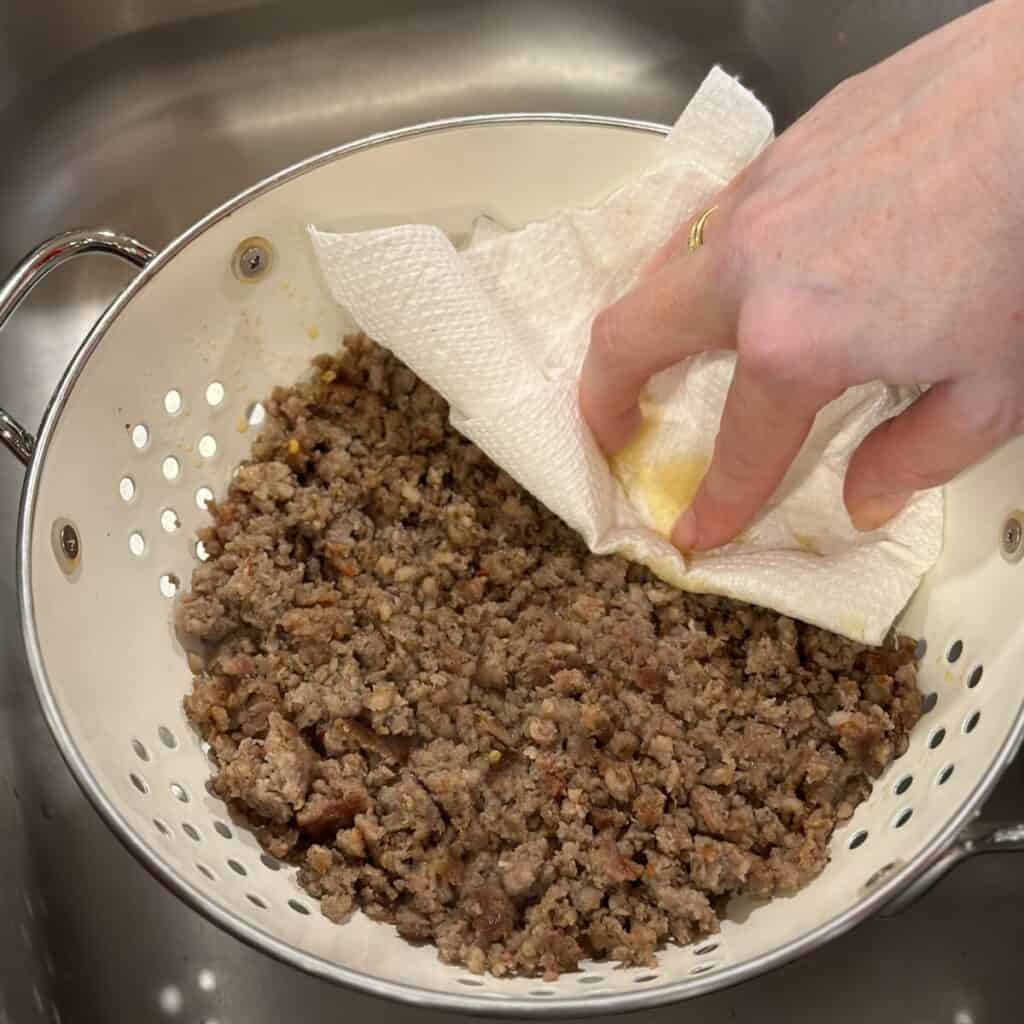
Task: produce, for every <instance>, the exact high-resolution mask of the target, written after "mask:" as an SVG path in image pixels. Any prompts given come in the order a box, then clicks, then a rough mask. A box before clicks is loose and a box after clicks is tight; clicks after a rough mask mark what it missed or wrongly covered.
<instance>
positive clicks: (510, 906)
mask: <svg viewBox="0 0 1024 1024" xmlns="http://www.w3.org/2000/svg"><path fill="white" fill-rule="evenodd" d="M266 408H267V413H268V417H267V421H266V426H265V428H264V429H263V431H262V433H261V434H260V436H259V437H258V439H257V440H256V442H255V444H254V445H253V449H252V458H251V460H250V461H248V462H246V463H245V464H244V465H242V466H241V467H240V469H239V471H238V473H237V475H236V476H235V478H234V480H233V482H232V484H231V486H230V489H229V492H228V494H227V496H226V498H225V500H224V501H221V502H219V503H217V504H216V505H213V506H212V507H211V511H212V516H213V523H212V525H211V526H209V527H207V528H205V529H203V530H202V531H201V532H200V533H201V538H202V540H203V542H204V545H205V548H206V550H207V552H208V553H209V560H208V561H206V562H205V563H204V564H201V565H200V566H199V567H198V568H197V569H196V570H195V573H194V575H193V579H192V586H191V590H190V592H189V593H188V594H186V595H185V597H184V598H183V599H182V601H181V602H180V605H179V609H178V623H179V628H180V630H181V631H182V633H183V634H184V635H185V637H186V638H187V640H188V642H189V643H190V644H191V645H193V646H196V645H198V646H199V647H200V648H201V649H202V652H203V655H202V658H201V667H200V669H199V671H198V674H197V675H196V676H195V679H194V684H193V690H192V693H191V694H190V695H189V696H188V697H187V698H186V699H185V708H186V711H187V714H188V716H189V717H190V719H191V720H192V721H193V722H194V724H195V726H196V727H197V728H198V729H199V730H200V732H201V733H202V734H203V736H204V737H205V738H206V739H207V740H208V741H209V743H210V744H211V748H212V751H213V754H214V757H215V759H216V772H215V774H214V776H213V779H212V781H211V784H210V785H211V789H212V791H213V792H214V793H215V794H217V795H218V796H219V797H221V798H223V799H224V800H225V801H227V802H228V804H229V805H230V807H231V808H232V810H233V812H234V814H235V816H236V817H237V818H240V819H244V820H245V821H246V822H248V823H249V824H250V825H251V826H252V827H253V829H254V830H255V832H256V835H257V836H258V837H259V839H260V841H261V842H262V844H263V845H264V847H265V848H266V849H267V850H268V851H270V852H271V853H272V854H274V855H275V856H278V857H284V858H287V859H288V860H290V861H292V862H294V863H296V864H297V865H299V868H300V876H299V877H300V880H301V882H302V884H303V885H304V886H305V888H306V889H307V890H308V892H309V893H310V894H311V895H312V896H314V897H316V898H318V899H319V900H320V901H321V907H322V910H323V912H324V914H326V915H327V916H328V917H329V918H331V919H332V920H335V921H343V920H344V919H345V918H346V917H347V916H348V915H349V914H350V913H352V912H353V911H354V910H356V909H361V910H363V911H364V912H365V913H366V914H368V915H370V916H371V917H372V918H375V919H378V920H381V921H387V922H391V923H393V924H395V925H396V926H397V928H398V930H399V932H400V933H401V934H402V935H405V936H407V937H408V938H410V939H415V940H431V941H433V942H434V943H436V945H437V947H438V950H439V952H440V955H441V957H442V959H444V960H445V961H448V962H453V963H461V964H464V965H466V966H467V967H468V968H469V969H470V970H472V971H477V972H484V971H490V972H492V973H493V974H495V975H502V974H507V973H510V972H515V973H524V974H537V975H543V976H545V977H548V978H553V977H555V976H557V975H558V974H559V973H561V972H563V971H569V970H572V969H574V968H575V967H576V966H577V964H578V963H579V961H580V960H581V959H583V958H586V957H609V958H611V959H613V960H617V961H621V962H623V963H627V964H638V965H639V964H643V965H650V964H653V963H654V960H655V954H656V951H657V949H658V947H659V945H661V944H663V943H665V942H669V941H674V942H683V943H685V942H692V941H695V940H697V939H700V938H702V937H704V936H705V935H708V934H709V933H711V932H714V931H716V930H717V928H718V922H719V918H720V917H721V916H722V915H723V913H724V911H725V907H726V904H727V902H728V900H729V899H730V898H731V897H733V896H735V895H738V894H741V893H742V894H748V895H753V896H757V897H768V896H771V895H773V894H775V893H792V892H794V891H796V890H797V889H799V888H800V887H801V886H802V885H804V884H806V883H807V882H808V881H810V880H811V879H812V878H814V877H815V876H816V875H817V874H818V873H819V872H820V871H821V870H822V868H823V867H824V866H825V864H826V862H827V859H828V852H827V844H828V840H829V836H830V835H831V833H832V831H833V829H834V827H835V826H836V825H837V823H840V822H842V821H844V820H845V819H847V818H849V816H850V815H851V814H852V813H853V810H854V808H855V807H856V806H857V804H858V803H860V802H861V801H862V800H863V799H864V798H865V797H866V796H867V795H868V793H869V792H870V788H871V780H872V778H875V777H877V776H878V775H879V774H880V773H881V772H882V771H883V770H884V769H885V767H886V766H887V765H888V764H889V763H890V762H891V761H892V759H893V758H894V757H896V756H898V755H899V754H900V753H902V751H903V750H904V749H905V748H906V745H907V737H908V733H909V731H910V730H911V729H912V728H913V726H914V724H915V723H916V722H917V720H918V718H919V717H920V715H921V698H920V694H919V692H918V689H917V686H916V665H915V662H914V658H913V653H912V650H913V645H912V643H911V642H910V641H907V640H899V641H894V642H893V643H892V644H891V645H889V646H887V647H886V648H884V649H869V648H865V647H863V646H861V645H859V644H856V643H853V642H851V641H848V640H844V639H842V638H840V637H837V636H834V635H831V634H829V633H826V632H824V631H822V630H820V629H817V628H814V627H811V626H806V625H803V624H801V623H797V622H793V621H791V620H789V619H787V618H784V617H782V616H779V615H777V614H774V613H772V612H767V611H763V610H760V609H757V608H752V607H749V606H746V605H742V604H739V603H736V602H732V601H727V600H723V599H719V598H713V597H702V596H694V595H691V594H685V593H682V592H679V591H676V590H674V589H672V588H671V587H668V586H666V585H665V584H663V583H661V582H659V581H658V580H657V579H655V578H654V577H653V576H651V575H650V573H648V572H647V571H646V570H645V569H643V568H641V567H639V566H636V565H632V564H630V563H628V562H626V561H624V560H622V559H621V558H618V557H606V558H602V557H597V556H595V555H592V554H590V553H589V552H588V551H587V550H586V548H585V547H584V546H583V544H582V543H581V541H580V540H579V538H578V537H576V536H575V535H574V534H573V533H572V532H571V531H570V530H569V529H568V528H567V527H566V526H565V525H564V524H563V523H562V522H561V521H560V520H559V519H558V518H556V517H555V516H554V515H552V514H551V513H550V512H548V511H547V510H546V509H544V508H543V507H541V506H540V505H539V504H538V503H537V502H536V501H535V500H533V498H531V497H530V495H528V494H526V493H525V492H524V491H523V490H522V488H520V487H519V486H518V485H517V484H516V483H515V482H514V481H513V480H512V479H511V478H510V477H509V476H507V475H506V474H505V473H504V472H502V471H501V470H499V469H498V468H496V467H495V466H494V465H493V464H492V463H491V462H490V461H489V460H488V459H487V458H486V457H485V456H484V455H483V454H482V453H481V452H480V451H479V450H478V449H477V448H476V447H475V446H474V445H473V444H471V443H470V442H469V441H467V440H466V439H465V438H463V437H462V436H460V435H459V434H458V433H456V432H455V431H454V430H453V429H452V428H451V427H450V426H449V425H448V422H447V407H446V405H445V403H444V401H443V400H442V399H441V398H440V397H439V396H438V395H437V394H436V393H435V392H434V391H433V390H431V389H430V388H429V387H427V386H426V385H425V384H423V383H422V382H420V381H418V380H417V379H416V377H415V376H414V375H413V374H412V373H411V372H410V371H409V370H408V369H406V368H405V367H404V366H402V365H401V364H400V363H399V362H397V361H396V360H395V359H394V358H393V357H391V356H390V355H389V354H387V353H386V352H385V351H384V350H382V349H381V348H379V347H378V346H376V345H375V344H373V343H372V342H371V341H369V340H367V339H366V338H364V337H355V338H350V339H347V343H346V345H345V346H344V347H343V349H342V352H341V354H340V355H338V356H321V357H318V358H317V359H316V360H315V361H314V372H313V375H312V377H311V379H309V380H307V381H305V382H303V383H300V384H297V385H295V386H294V387H291V388H278V389H277V390H276V391H275V392H274V394H273V396H272V398H271V399H270V400H269V401H268V402H267V403H266Z"/></svg>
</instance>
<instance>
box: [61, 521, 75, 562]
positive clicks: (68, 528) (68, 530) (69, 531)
mask: <svg viewBox="0 0 1024 1024" xmlns="http://www.w3.org/2000/svg"><path fill="white" fill-rule="evenodd" d="M60 549H61V551H63V552H64V554H65V556H66V557H67V558H70V559H71V561H74V560H75V559H76V558H77V557H78V551H79V544H78V533H77V531H76V530H75V528H74V527H73V526H72V525H71V524H70V523H65V524H64V525H63V526H62V527H61V528H60Z"/></svg>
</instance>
